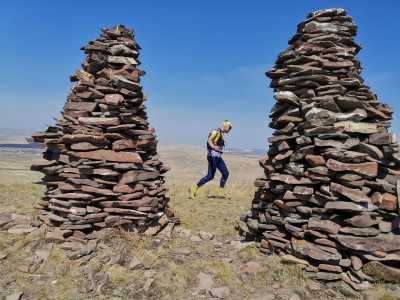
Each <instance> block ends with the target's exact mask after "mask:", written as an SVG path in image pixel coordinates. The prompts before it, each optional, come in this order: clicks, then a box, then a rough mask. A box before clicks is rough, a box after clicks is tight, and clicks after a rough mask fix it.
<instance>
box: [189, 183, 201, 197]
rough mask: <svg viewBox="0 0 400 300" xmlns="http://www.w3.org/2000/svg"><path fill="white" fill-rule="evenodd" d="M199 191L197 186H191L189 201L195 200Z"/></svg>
mask: <svg viewBox="0 0 400 300" xmlns="http://www.w3.org/2000/svg"><path fill="white" fill-rule="evenodd" d="M198 191H199V187H198V186H197V184H195V183H194V184H193V185H192V186H191V187H190V198H191V199H196V197H197V192H198Z"/></svg>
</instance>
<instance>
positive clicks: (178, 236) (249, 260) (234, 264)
mask: <svg viewBox="0 0 400 300" xmlns="http://www.w3.org/2000/svg"><path fill="white" fill-rule="evenodd" d="M160 152H161V156H162V160H163V161H165V162H166V163H167V164H168V165H170V166H171V167H172V168H173V169H172V171H171V172H169V174H168V176H167V179H168V183H169V187H170V191H169V196H170V197H171V206H172V208H173V209H174V210H175V212H176V214H177V215H178V216H179V217H180V218H181V222H182V224H181V226H180V228H183V229H185V230H186V231H184V232H182V231H180V230H177V231H176V233H175V234H174V236H173V238H172V239H170V240H167V241H165V240H160V239H153V238H145V237H138V236H136V235H132V234H129V233H126V232H122V231H119V230H113V231H110V232H109V233H108V234H107V235H106V236H105V237H104V240H103V242H101V243H100V244H99V246H98V250H97V254H96V256H95V257H94V258H92V259H91V260H90V261H89V262H88V263H87V262H84V261H70V260H69V259H68V258H67V257H66V253H65V251H63V250H61V249H60V248H59V247H58V246H54V248H53V250H52V251H51V255H50V256H49V258H48V259H47V260H45V261H44V262H43V263H42V264H41V265H40V267H39V268H38V269H37V270H36V271H34V272H28V273H27V272H24V271H23V268H24V267H26V265H29V259H30V258H31V257H32V253H34V252H35V250H37V249H41V247H43V246H44V242H43V234H44V232H43V231H40V230H38V231H35V232H33V233H31V234H28V235H23V236H20V235H12V234H7V233H6V232H0V298H1V297H2V296H4V295H7V294H11V293H13V292H15V291H18V290H19V291H23V292H24V296H23V299H204V298H207V297H205V296H202V295H198V294H196V293H195V290H196V287H197V285H198V279H197V276H198V274H199V273H201V272H203V273H206V274H209V275H211V276H212V279H213V281H214V286H215V287H221V286H225V287H228V288H229V290H230V295H229V297H228V298H227V299H271V300H272V299H276V300H278V299H282V300H283V299H299V298H300V299H316V298H321V299H331V298H338V297H339V296H338V294H336V293H334V292H333V291H331V290H328V289H324V288H323V287H322V286H320V285H318V284H316V283H313V282H311V281H308V280H306V279H304V278H303V277H302V273H301V270H300V269H299V268H298V267H296V266H287V265H282V264H281V263H280V262H279V258H278V257H274V256H271V257H265V256H263V255H262V254H261V253H260V252H259V251H258V249H257V248H256V247H255V246H254V245H253V246H247V247H245V248H243V249H240V248H238V247H236V246H235V245H234V244H233V242H232V241H235V240H237V239H238V236H237V233H236V231H235V230H234V223H235V221H236V220H237V219H238V218H239V217H240V215H241V214H243V213H245V212H246V211H247V209H248V208H249V205H250V200H251V197H252V194H253V192H254V188H253V181H254V178H256V177H257V176H259V175H260V168H259V167H258V162H257V160H258V159H257V158H246V157H240V156H233V155H232V156H229V155H228V156H226V162H227V165H228V167H229V168H230V171H231V177H230V180H229V184H228V187H227V190H228V193H230V194H231V196H232V198H231V199H226V200H221V199H215V198H212V195H214V193H215V191H216V189H217V186H218V179H219V178H218V179H217V178H216V179H215V182H213V183H211V184H209V185H207V186H205V187H204V188H203V189H201V192H200V197H199V199H197V200H190V199H188V188H189V186H190V185H191V184H192V183H193V182H195V181H197V180H198V179H199V178H200V177H201V176H202V175H204V174H205V172H206V167H207V165H206V160H205V155H204V151H202V150H199V149H196V148H191V147H172V146H169V147H162V148H161V151H160ZM38 157H39V156H38V154H34V153H31V154H23V153H8V152H0V195H1V196H0V205H1V207H2V209H1V212H17V213H23V214H27V215H31V214H32V212H33V209H32V206H33V204H34V203H35V201H37V200H38V199H39V198H40V195H41V193H42V192H43V188H42V187H41V186H37V185H33V184H32V181H35V180H37V179H39V177H40V175H39V174H37V173H35V172H30V171H28V166H29V165H30V163H31V162H32V161H33V160H35V159H38ZM189 230H190V231H189ZM199 231H206V232H209V233H212V234H214V235H215V238H214V239H213V240H205V241H199V240H198V233H199ZM121 253H126V255H127V256H135V257H137V258H138V259H139V260H140V261H142V262H143V264H144V268H140V269H139V270H128V269H127V268H126V266H123V265H121V264H118V263H115V258H116V257H118V256H119V255H121ZM2 255H3V256H4V255H7V257H6V258H3V259H2V258H1V257H2ZM113 260H114V263H111V262H110V261H113ZM251 266H253V267H251ZM254 266H255V267H254ZM149 283H150V288H149V289H146V288H145V287H146V284H147V285H148V284H149ZM365 295H366V296H365V299H385V300H391V299H399V297H398V296H397V295H395V293H394V292H392V291H390V290H388V289H386V288H385V287H384V286H383V285H377V286H376V287H375V288H374V289H373V290H371V291H369V292H368V294H365ZM296 297H298V298H296Z"/></svg>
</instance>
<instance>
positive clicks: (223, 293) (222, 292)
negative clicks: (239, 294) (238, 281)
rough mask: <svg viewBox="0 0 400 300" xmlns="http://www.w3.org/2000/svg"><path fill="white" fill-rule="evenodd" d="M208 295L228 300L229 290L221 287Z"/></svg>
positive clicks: (212, 290)
mask: <svg viewBox="0 0 400 300" xmlns="http://www.w3.org/2000/svg"><path fill="white" fill-rule="evenodd" d="M210 294H211V296H213V297H215V298H218V299H228V298H229V296H230V294H231V290H230V289H229V287H227V286H221V287H217V288H213V289H211V290H210Z"/></svg>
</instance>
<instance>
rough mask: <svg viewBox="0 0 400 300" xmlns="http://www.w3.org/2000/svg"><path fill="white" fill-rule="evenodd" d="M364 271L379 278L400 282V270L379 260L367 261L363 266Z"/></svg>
mask: <svg viewBox="0 0 400 300" xmlns="http://www.w3.org/2000/svg"><path fill="white" fill-rule="evenodd" d="M363 272H364V273H365V274H367V275H369V276H372V277H373V278H375V279H378V280H383V281H387V282H394V283H400V270H399V269H397V268H393V267H389V266H387V265H385V264H383V263H380V262H378V261H371V262H368V263H366V264H365V265H364V267H363Z"/></svg>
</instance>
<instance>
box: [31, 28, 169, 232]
mask: <svg viewBox="0 0 400 300" xmlns="http://www.w3.org/2000/svg"><path fill="white" fill-rule="evenodd" d="M140 49H141V48H140V46H139V45H138V44H137V43H136V41H135V39H134V33H133V31H132V30H131V29H128V28H126V27H124V26H116V27H114V28H111V29H103V30H102V34H101V36H100V37H99V38H98V39H96V40H94V41H91V42H89V43H88V44H87V45H86V46H84V47H83V48H82V50H84V52H85V53H86V55H87V56H86V59H85V61H84V63H83V64H82V69H81V70H78V71H77V72H76V73H75V74H74V75H72V76H71V81H73V82H76V84H75V85H74V86H73V87H72V90H71V92H70V94H69V95H68V97H67V101H66V104H65V106H64V110H63V112H62V116H61V118H60V119H59V120H58V121H57V124H56V125H55V126H49V127H48V128H47V130H46V131H45V132H40V133H36V134H34V135H33V136H32V137H33V139H34V141H36V142H39V143H43V144H44V146H45V147H46V151H45V152H44V154H43V157H44V158H45V159H46V160H47V161H45V163H40V164H35V165H33V166H32V170H36V171H40V172H43V173H44V178H43V179H42V181H41V182H40V183H42V184H45V185H46V186H47V191H46V192H45V194H44V196H43V198H42V200H41V201H40V202H39V203H38V205H37V208H38V210H39V218H40V220H41V221H43V222H44V223H45V224H47V225H48V226H49V227H48V228H49V234H48V236H49V238H53V239H61V240H63V239H67V240H68V238H69V237H72V238H73V237H77V238H85V237H86V236H87V235H88V234H90V233H92V232H94V231H97V230H100V229H103V228H105V227H112V226H122V227H124V228H127V229H129V230H133V231H137V232H144V233H145V234H149V235H152V234H156V233H157V232H158V231H160V230H161V229H162V228H163V227H164V226H165V225H166V224H167V223H168V222H169V221H170V220H173V219H171V218H172V217H173V213H172V212H171V211H170V209H169V207H168V201H169V199H168V197H166V191H167V188H166V186H165V181H164V178H163V175H162V174H163V173H165V172H166V171H168V168H167V167H165V166H164V165H163V164H162V162H160V161H159V157H158V155H157V149H156V148H157V139H156V135H155V133H154V129H153V128H150V127H149V123H148V121H147V115H146V111H145V109H146V107H145V105H144V101H145V100H146V99H145V97H144V95H143V92H142V87H141V85H140V76H142V75H144V74H145V72H144V71H142V70H139V69H138V68H137V66H138V65H139V64H140V62H139V60H138V56H139V50H140Z"/></svg>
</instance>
